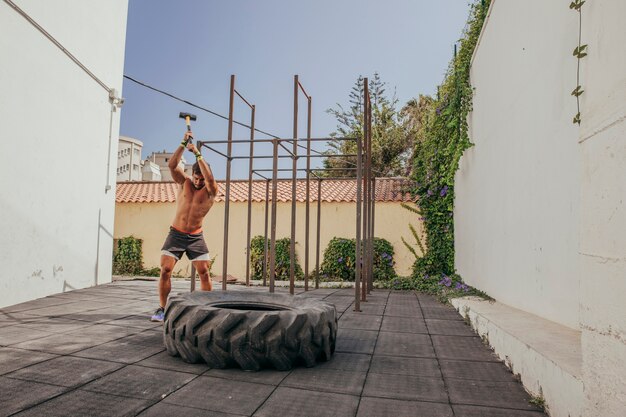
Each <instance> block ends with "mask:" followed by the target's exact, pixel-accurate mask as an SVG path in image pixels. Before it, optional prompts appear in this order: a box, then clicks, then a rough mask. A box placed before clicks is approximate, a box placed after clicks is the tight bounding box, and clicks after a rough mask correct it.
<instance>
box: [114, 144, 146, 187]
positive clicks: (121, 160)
mask: <svg viewBox="0 0 626 417" xmlns="http://www.w3.org/2000/svg"><path fill="white" fill-rule="evenodd" d="M142 148H143V142H141V141H140V140H137V139H134V138H130V137H128V136H120V141H119V147H118V151H117V181H118V182H120V181H141V180H142V177H143V174H142V169H141V166H142V161H141V149H142Z"/></svg>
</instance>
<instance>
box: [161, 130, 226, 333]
mask: <svg viewBox="0 0 626 417" xmlns="http://www.w3.org/2000/svg"><path fill="white" fill-rule="evenodd" d="M192 139H193V134H192V133H191V132H190V131H188V132H186V133H185V137H184V138H183V141H182V142H181V144H180V146H179V147H178V149H176V152H174V154H173V155H172V158H171V159H170V160H169V163H168V166H169V168H170V172H171V173H172V178H173V179H174V181H176V182H177V183H178V184H179V188H178V197H177V205H176V216H175V217H174V222H173V223H172V226H171V227H170V232H169V234H168V235H167V238H166V239H165V243H164V244H163V248H162V249H161V278H160V279H159V299H160V300H159V301H160V306H159V308H158V309H157V311H156V312H155V313H154V315H153V316H152V318H151V320H152V321H163V318H164V311H163V310H164V308H165V304H166V303H167V296H168V295H169V293H170V291H171V290H172V282H171V281H170V278H171V276H172V270H173V269H174V265H176V262H177V261H178V260H179V259H180V258H181V257H182V256H183V253H187V258H189V260H190V261H191V262H192V263H193V266H195V268H196V271H198V275H200V288H201V289H202V290H203V291H211V289H212V286H211V278H210V277H209V263H208V261H209V250H208V249H207V246H206V243H205V242H204V236H203V235H202V221H203V220H204V216H206V214H207V213H208V212H209V210H210V209H211V206H213V202H214V201H215V195H216V194H217V182H215V178H214V177H213V173H212V172H211V168H210V167H209V164H207V163H206V161H205V160H204V159H203V158H202V155H201V154H200V152H199V151H198V149H197V148H196V145H194V144H193V143H192V142H191V140H192ZM185 148H187V149H188V150H189V151H190V152H192V153H193V154H194V155H195V156H196V163H195V164H193V168H192V172H193V176H192V177H188V176H187V175H185V172H184V171H183V170H182V168H181V167H180V166H179V165H178V164H179V163H180V158H181V156H182V155H183V152H184V150H185Z"/></svg>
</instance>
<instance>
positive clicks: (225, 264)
mask: <svg viewBox="0 0 626 417" xmlns="http://www.w3.org/2000/svg"><path fill="white" fill-rule="evenodd" d="M234 99H235V75H234V74H233V75H231V76H230V104H229V106H228V148H227V149H228V150H227V152H226V155H227V158H226V195H225V196H224V250H223V251H222V254H223V256H224V259H223V263H222V290H224V291H226V279H227V271H228V216H229V210H230V205H229V204H230V165H231V162H232V158H231V153H232V147H233V142H232V141H233V103H234V101H235V100H234Z"/></svg>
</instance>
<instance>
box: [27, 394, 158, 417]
mask: <svg viewBox="0 0 626 417" xmlns="http://www.w3.org/2000/svg"><path fill="white" fill-rule="evenodd" d="M150 403H151V402H150V401H145V400H138V399H135V398H124V397H118V396H114V395H107V394H100V393H96V392H87V391H81V390H76V391H72V392H69V393H67V394H63V395H61V396H59V397H56V398H53V399H52V400H50V401H46V402H45V403H43V404H40V405H38V406H36V407H33V408H30V409H28V410H26V411H24V412H22V413H19V414H17V416H19V417H42V416H46V417H68V416H71V417H116V416H120V417H121V416H134V415H136V414H137V413H139V412H141V410H143V409H145V408H146V407H147V406H148V405H150Z"/></svg>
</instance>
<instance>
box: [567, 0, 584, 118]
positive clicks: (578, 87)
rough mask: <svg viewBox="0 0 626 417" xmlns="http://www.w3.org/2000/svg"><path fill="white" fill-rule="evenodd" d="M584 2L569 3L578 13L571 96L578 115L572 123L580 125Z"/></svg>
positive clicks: (579, 0)
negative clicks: (573, 81) (574, 77)
mask: <svg viewBox="0 0 626 417" xmlns="http://www.w3.org/2000/svg"><path fill="white" fill-rule="evenodd" d="M583 4H585V0H575V1H573V2H571V3H570V5H569V8H570V9H572V10H574V11H576V12H578V46H577V47H576V48H574V53H573V55H574V56H575V57H576V88H575V89H574V90H573V91H572V95H573V96H574V97H576V109H577V111H578V113H576V116H574V120H572V122H573V123H575V124H578V125H580V121H581V119H580V96H581V94H582V93H583V92H584V91H585V90H583V89H582V86H581V85H580V60H581V59H582V58H584V57H586V56H587V45H583V44H582V20H583V18H582V7H583Z"/></svg>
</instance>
